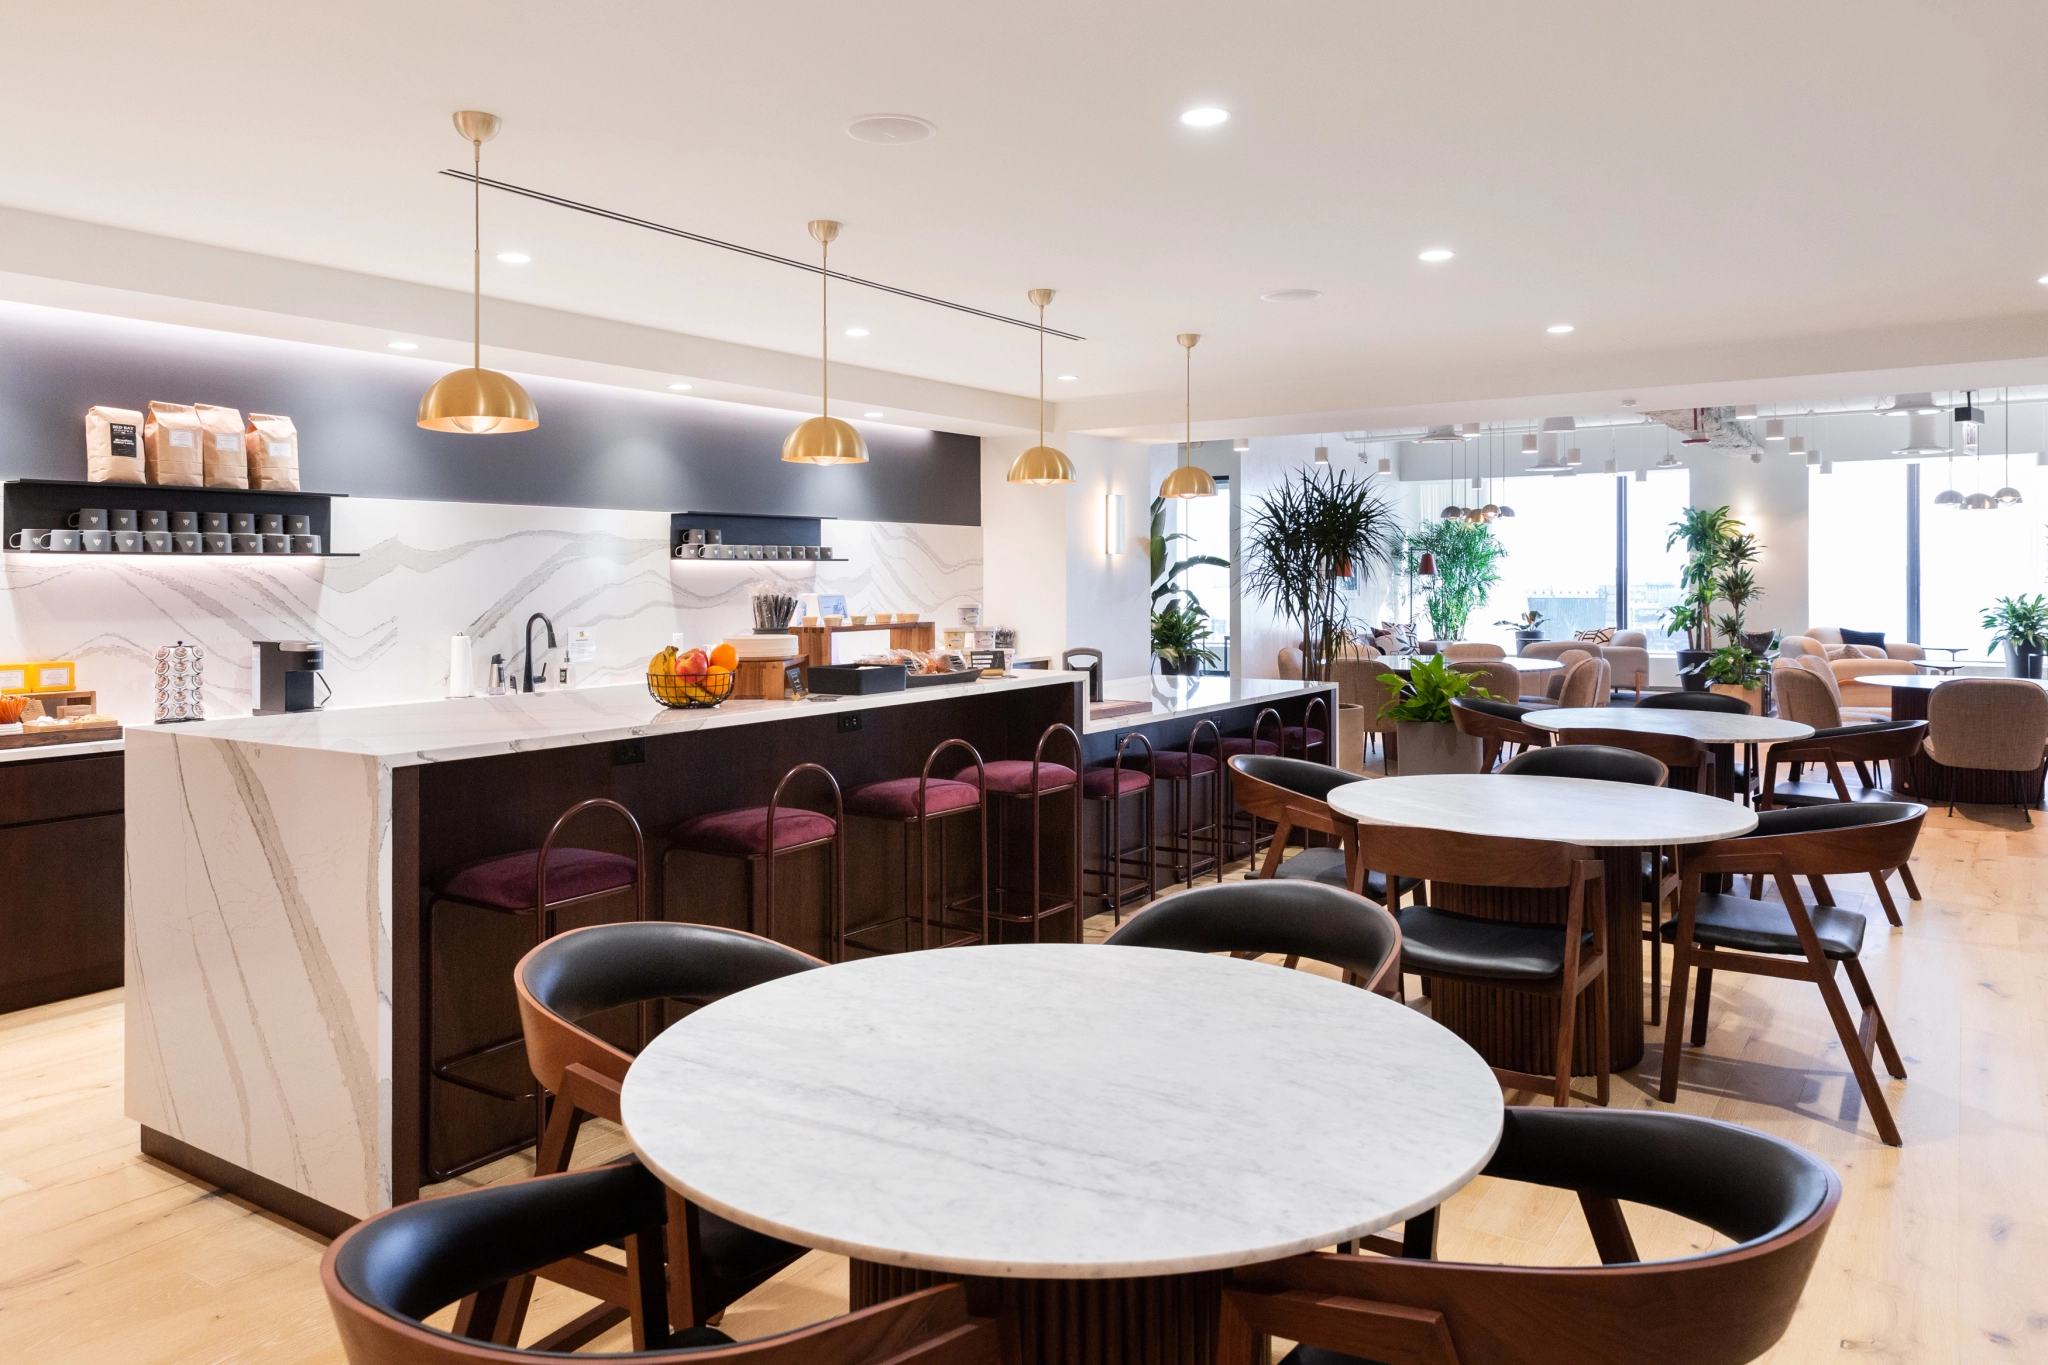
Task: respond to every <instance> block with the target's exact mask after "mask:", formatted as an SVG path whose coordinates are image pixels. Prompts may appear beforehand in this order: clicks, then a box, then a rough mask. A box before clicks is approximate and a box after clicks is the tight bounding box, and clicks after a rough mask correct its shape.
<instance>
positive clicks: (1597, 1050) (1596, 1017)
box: [1588, 972, 1614, 1109]
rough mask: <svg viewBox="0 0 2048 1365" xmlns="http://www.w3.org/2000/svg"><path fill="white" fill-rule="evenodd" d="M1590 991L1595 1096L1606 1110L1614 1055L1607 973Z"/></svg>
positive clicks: (1600, 977)
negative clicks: (1609, 1015)
mask: <svg viewBox="0 0 2048 1365" xmlns="http://www.w3.org/2000/svg"><path fill="white" fill-rule="evenodd" d="M1588 989H1590V990H1591V991H1592V992H1593V1050H1594V1058H1593V1067H1594V1076H1595V1077H1596V1079H1595V1081H1594V1090H1593V1094H1594V1097H1595V1098H1597V1099H1598V1100H1599V1101H1600V1107H1601V1108H1602V1109H1605V1108H1606V1107H1607V1095H1608V1088H1609V1083H1610V1080H1611V1073H1612V1071H1613V1066H1612V1064H1611V1063H1612V1058H1613V1055H1614V1049H1613V1044H1612V1041H1611V1039H1610V1036H1609V1025H1610V1020H1609V1019H1608V1010H1609V1008H1610V1006H1609V1004H1608V1000H1607V976H1606V973H1604V972H1603V973H1602V974H1601V975H1599V976H1596V977H1594V978H1593V984H1592V985H1591V986H1590V987H1589V988H1588Z"/></svg>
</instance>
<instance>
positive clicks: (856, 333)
mask: <svg viewBox="0 0 2048 1365" xmlns="http://www.w3.org/2000/svg"><path fill="white" fill-rule="evenodd" d="M846 334H847V335H848V336H850V337H864V336H866V335H867V334H868V329H867V328H865V327H849V328H847V329H846Z"/></svg>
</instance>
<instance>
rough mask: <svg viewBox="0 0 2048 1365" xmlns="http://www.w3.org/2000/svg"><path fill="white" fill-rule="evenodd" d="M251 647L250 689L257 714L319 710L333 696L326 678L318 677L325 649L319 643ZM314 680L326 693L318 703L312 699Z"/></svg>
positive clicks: (257, 643) (274, 642)
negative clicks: (252, 652)
mask: <svg viewBox="0 0 2048 1365" xmlns="http://www.w3.org/2000/svg"><path fill="white" fill-rule="evenodd" d="M250 645H251V647H252V649H253V651H254V658H253V659H252V660H251V664H250V671H251V674H252V677H251V681H250V688H249V690H250V699H251V700H252V701H254V702H255V703H256V705H255V706H254V708H252V709H253V710H254V711H255V713H256V714H257V715H259V716H279V715H283V714H284V713H285V712H287V711H318V710H319V709H320V708H321V707H323V706H325V705H327V702H328V699H329V698H330V697H332V696H333V695H334V689H333V688H332V687H329V686H328V685H327V679H325V678H322V677H320V665H321V662H322V660H323V658H324V657H325V655H326V650H325V648H324V647H323V646H322V645H321V643H320V642H319V641H318V640H252V641H250ZM315 679H318V681H319V683H320V686H321V688H322V690H324V691H325V692H326V694H327V695H326V696H324V697H321V698H320V699H319V700H318V701H317V702H316V701H314V700H313V683H314V680H315Z"/></svg>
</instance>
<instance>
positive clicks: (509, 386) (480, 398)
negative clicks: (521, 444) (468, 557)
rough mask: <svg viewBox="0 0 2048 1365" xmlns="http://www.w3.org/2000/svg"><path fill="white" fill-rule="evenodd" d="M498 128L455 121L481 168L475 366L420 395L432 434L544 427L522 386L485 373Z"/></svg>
mask: <svg viewBox="0 0 2048 1365" xmlns="http://www.w3.org/2000/svg"><path fill="white" fill-rule="evenodd" d="M498 126H499V120H498V116H497V115H496V114H486V113H483V112H481V111H480V110H476V109H464V110H462V111H461V112H460V113H458V114H456V115H455V131H456V132H458V133H460V134H462V136H463V138H464V139H465V140H467V141H468V143H469V145H470V156H471V161H472V164H473V166H474V167H475V174H474V175H473V177H472V178H471V181H470V276H469V282H470V312H469V337H470V341H469V346H470V351H469V354H470V363H469V368H468V369H466V370H453V371H450V372H449V373H447V374H444V375H442V376H441V377H440V378H439V379H436V380H435V381H434V382H433V384H431V385H430V386H429V387H428V389H427V391H426V392H425V393H424V394H422V395H420V415H419V424H420V425H421V426H423V427H425V428H426V429H427V430H429V431H453V432H460V433H461V434H463V435H465V436H494V435H497V434H499V433H501V432H508V431H531V430H533V429H534V428H535V427H537V426H539V425H540V413H539V412H538V411H537V410H536V409H535V408H534V406H533V399H532V397H531V396H529V395H528V394H527V392H526V390H525V389H523V388H521V387H520V386H519V381H518V380H516V379H514V378H513V377H512V376H511V375H509V374H500V373H498V372H497V371H496V370H487V369H485V368H484V339H483V338H484V328H483V309H484V302H483V300H484V273H483V272H484V266H483V259H484V256H483V251H484V228H483V201H482V199H481V197H480V196H481V195H482V192H483V191H482V184H483V164H484V144H485V143H486V142H489V141H490V140H491V139H492V138H494V137H496V136H497V135H498Z"/></svg>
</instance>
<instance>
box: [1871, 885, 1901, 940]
mask: <svg viewBox="0 0 2048 1365" xmlns="http://www.w3.org/2000/svg"><path fill="white" fill-rule="evenodd" d="M1884 879H1885V874H1884V873H1882V872H1873V873H1871V874H1870V884H1871V885H1872V886H1875V887H1876V888H1877V903H1878V904H1879V905H1882V906H1883V907H1884V917H1885V918H1886V919H1888V920H1890V921H1891V922H1892V928H1894V929H1896V928H1898V927H1899V926H1901V925H1902V924H1904V923H1905V921H1904V920H1902V919H1900V918H1899V907H1898V906H1896V905H1894V904H1892V892H1891V888H1890V887H1888V886H1886V885H1885V884H1884Z"/></svg>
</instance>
